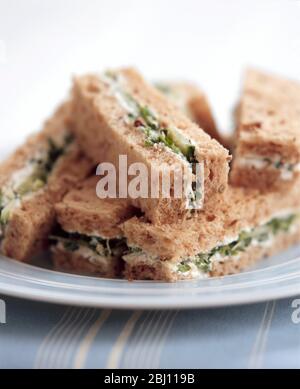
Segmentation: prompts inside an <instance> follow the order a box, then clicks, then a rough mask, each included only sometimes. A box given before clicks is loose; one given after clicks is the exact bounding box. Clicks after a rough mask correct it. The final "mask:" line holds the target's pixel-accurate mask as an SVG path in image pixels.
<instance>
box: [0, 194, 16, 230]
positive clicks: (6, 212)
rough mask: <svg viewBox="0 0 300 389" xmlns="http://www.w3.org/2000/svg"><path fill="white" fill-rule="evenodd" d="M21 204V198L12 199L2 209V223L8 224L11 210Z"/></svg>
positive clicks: (0, 219)
mask: <svg viewBox="0 0 300 389" xmlns="http://www.w3.org/2000/svg"><path fill="white" fill-rule="evenodd" d="M19 204H20V200H19V199H15V200H12V201H10V202H9V203H8V204H7V206H6V207H5V208H3V209H2V212H1V216H0V222H1V224H2V225H6V224H7V223H8V221H9V219H10V215H11V212H12V211H13V210H14V209H15V208H16V207H18V206H19Z"/></svg>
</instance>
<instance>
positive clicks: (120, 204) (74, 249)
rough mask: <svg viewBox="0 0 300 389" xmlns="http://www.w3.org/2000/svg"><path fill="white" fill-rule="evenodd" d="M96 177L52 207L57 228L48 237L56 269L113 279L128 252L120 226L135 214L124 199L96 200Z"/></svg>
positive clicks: (120, 268)
mask: <svg viewBox="0 0 300 389" xmlns="http://www.w3.org/2000/svg"><path fill="white" fill-rule="evenodd" d="M97 180H98V178H97V177H91V178H89V179H87V180H86V181H84V182H83V183H82V185H80V186H79V187H78V188H77V189H74V190H71V191H70V192H69V193H67V194H66V196H65V197H64V199H63V200H62V201H61V202H59V203H57V204H56V206H55V211H56V218H57V222H58V227H57V228H56V229H55V230H54V231H53V232H52V234H51V235H50V241H51V251H52V254H53V262H54V266H55V268H56V269H57V270H62V271H68V272H72V273H78V274H86V275H95V276H101V277H108V278H115V277H119V276H120V274H121V272H122V260H121V258H122V255H123V253H124V252H126V250H127V246H126V241H125V239H124V237H123V233H122V230H121V228H120V224H122V223H123V222H124V221H125V220H127V219H128V218H131V217H132V216H133V215H134V212H135V210H134V208H133V207H132V206H131V205H130V203H129V202H128V201H127V200H126V199H99V198H98V197H97V195H96V186H97Z"/></svg>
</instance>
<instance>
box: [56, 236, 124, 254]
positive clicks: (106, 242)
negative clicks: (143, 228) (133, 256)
mask: <svg viewBox="0 0 300 389" xmlns="http://www.w3.org/2000/svg"><path fill="white" fill-rule="evenodd" d="M49 239H50V241H52V242H55V243H59V242H60V243H62V244H63V246H64V248H65V250H67V251H71V252H74V251H77V250H79V249H80V248H81V247H86V248H89V249H90V250H92V251H93V252H94V253H95V254H97V255H101V256H104V257H110V256H113V257H119V256H120V255H121V254H122V253H123V252H125V250H127V245H126V241H125V239H122V238H116V239H105V238H101V237H98V236H88V235H83V234H78V233H67V232H65V231H63V230H58V231H56V232H55V233H54V234H53V235H51V236H50V238H49Z"/></svg>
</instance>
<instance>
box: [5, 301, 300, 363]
mask: <svg viewBox="0 0 300 389" xmlns="http://www.w3.org/2000/svg"><path fill="white" fill-rule="evenodd" d="M1 298H2V300H4V301H5V305H6V323H5V324H0V344H1V347H0V367H1V368H36V369H39V368H74V369H82V368H96V369H98V368H300V323H299V324H297V320H295V316H297V312H296V310H295V303H296V301H295V299H285V300H279V301H270V302H267V303H261V304H255V305H247V306H236V307H227V308H218V309H205V310H188V311H115V310H113V311H111V310H98V309H92V308H78V307H76V308H74V307H65V306H59V305H52V304H45V303H37V302H30V301H26V300H21V299H15V298H10V297H5V296H2V297H1ZM293 301H294V303H293ZM296 305H297V304H296ZM298 306H300V300H299V305H298ZM2 316H3V315H2ZM298 316H299V315H298ZM298 316H297V317H298Z"/></svg>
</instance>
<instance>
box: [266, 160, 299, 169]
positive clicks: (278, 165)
mask: <svg viewBox="0 0 300 389" xmlns="http://www.w3.org/2000/svg"><path fill="white" fill-rule="evenodd" d="M263 160H264V161H265V162H267V163H268V164H269V165H271V166H273V167H274V168H275V169H278V170H287V171H289V172H292V171H294V169H295V167H296V165H297V164H296V163H294V164H293V163H285V162H283V161H282V160H278V161H275V162H274V161H272V159H270V158H264V159H263Z"/></svg>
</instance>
